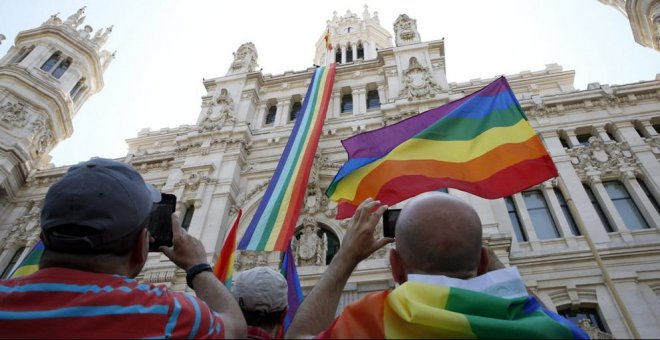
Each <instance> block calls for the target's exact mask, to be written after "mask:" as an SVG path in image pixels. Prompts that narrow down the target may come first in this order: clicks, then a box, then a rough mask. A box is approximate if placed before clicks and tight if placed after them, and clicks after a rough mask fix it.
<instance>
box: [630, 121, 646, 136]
mask: <svg viewBox="0 0 660 340" xmlns="http://www.w3.org/2000/svg"><path fill="white" fill-rule="evenodd" d="M633 127H634V128H635V131H637V134H638V135H639V136H640V137H642V138H644V137H649V136H647V134H646V133H645V132H644V125H643V124H642V122H640V121H639V120H636V121H634V122H633Z"/></svg>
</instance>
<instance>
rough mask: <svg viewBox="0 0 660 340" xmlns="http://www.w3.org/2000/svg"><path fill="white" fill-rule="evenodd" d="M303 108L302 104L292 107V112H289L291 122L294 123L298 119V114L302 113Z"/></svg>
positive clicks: (294, 104) (295, 104) (296, 103)
mask: <svg viewBox="0 0 660 340" xmlns="http://www.w3.org/2000/svg"><path fill="white" fill-rule="evenodd" d="M301 107H302V104H301V103H300V102H295V103H293V106H292V107H291V112H289V121H291V122H293V121H295V120H296V117H298V113H299V112H300V108H301Z"/></svg>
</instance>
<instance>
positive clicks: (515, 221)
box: [504, 197, 527, 242]
mask: <svg viewBox="0 0 660 340" xmlns="http://www.w3.org/2000/svg"><path fill="white" fill-rule="evenodd" d="M504 202H505V203H506V210H507V212H508V213H509V218H510V219H511V224H512V225H513V232H514V233H515V234H516V239H517V240H518V242H526V241H527V235H525V232H524V231H523V229H522V224H520V217H518V210H517V209H516V204H515V203H514V202H513V198H511V197H504Z"/></svg>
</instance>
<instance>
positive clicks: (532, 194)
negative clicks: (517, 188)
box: [522, 190, 559, 240]
mask: <svg viewBox="0 0 660 340" xmlns="http://www.w3.org/2000/svg"><path fill="white" fill-rule="evenodd" d="M522 195H523V199H524V200H525V205H526V206H527V211H528V212H529V217H530V218H531V219H532V224H533V225H534V230H535V231H536V235H537V236H538V237H539V239H541V240H547V239H553V238H558V237H559V232H558V231H557V226H556V225H555V221H554V220H553V219H552V215H551V214H550V210H549V209H548V204H547V203H546V202H545V197H543V193H542V192H541V191H540V190H532V191H525V192H523V194H522Z"/></svg>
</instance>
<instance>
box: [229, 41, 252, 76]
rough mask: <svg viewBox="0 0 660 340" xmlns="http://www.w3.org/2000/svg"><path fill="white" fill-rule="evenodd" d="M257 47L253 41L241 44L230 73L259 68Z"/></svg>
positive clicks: (235, 54)
mask: <svg viewBox="0 0 660 340" xmlns="http://www.w3.org/2000/svg"><path fill="white" fill-rule="evenodd" d="M258 57H259V56H258V54H257V48H256V47H255V46H254V44H253V43H251V42H247V43H245V44H243V45H241V46H240V47H239V48H238V50H237V51H236V52H235V53H234V62H233V63H231V66H230V67H229V73H233V74H235V73H241V72H253V71H255V70H256V68H257V66H258V65H257V59H258Z"/></svg>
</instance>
